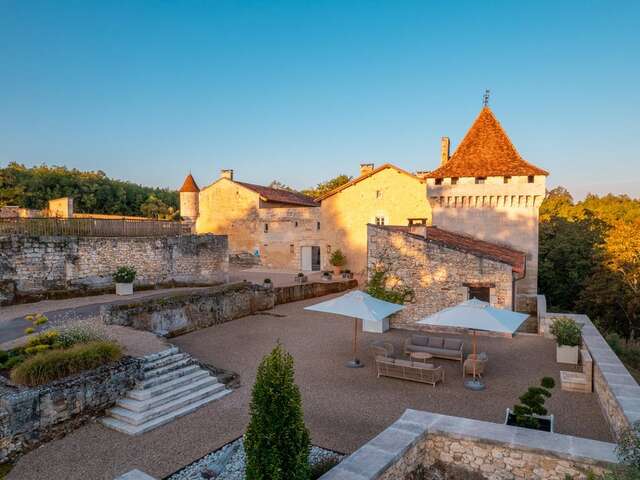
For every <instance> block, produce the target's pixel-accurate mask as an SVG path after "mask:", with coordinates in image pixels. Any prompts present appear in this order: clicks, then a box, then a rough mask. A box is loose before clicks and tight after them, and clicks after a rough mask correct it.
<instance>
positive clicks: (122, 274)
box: [113, 266, 136, 295]
mask: <svg viewBox="0 0 640 480" xmlns="http://www.w3.org/2000/svg"><path fill="white" fill-rule="evenodd" d="M135 278H136V269H135V268H133V267H127V266H123V267H119V268H118V270H116V273H114V274H113V281H114V282H116V295H133V280H134V279H135Z"/></svg>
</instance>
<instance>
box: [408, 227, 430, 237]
mask: <svg viewBox="0 0 640 480" xmlns="http://www.w3.org/2000/svg"><path fill="white" fill-rule="evenodd" d="M409 233H412V234H413V235H420V236H421V237H422V238H427V226H426V225H419V224H416V225H409Z"/></svg>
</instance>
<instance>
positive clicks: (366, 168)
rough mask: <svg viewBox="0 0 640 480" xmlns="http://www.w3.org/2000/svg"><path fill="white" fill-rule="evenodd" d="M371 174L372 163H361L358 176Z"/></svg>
mask: <svg viewBox="0 0 640 480" xmlns="http://www.w3.org/2000/svg"><path fill="white" fill-rule="evenodd" d="M370 172H373V163H361V164H360V175H366V174H367V173H370Z"/></svg>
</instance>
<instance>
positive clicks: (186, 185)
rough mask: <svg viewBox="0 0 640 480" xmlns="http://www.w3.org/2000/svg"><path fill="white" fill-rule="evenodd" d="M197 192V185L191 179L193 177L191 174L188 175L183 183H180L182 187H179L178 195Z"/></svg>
mask: <svg viewBox="0 0 640 480" xmlns="http://www.w3.org/2000/svg"><path fill="white" fill-rule="evenodd" d="M199 191H200V189H199V188H198V184H197V183H196V181H195V180H194V179H193V176H192V175H191V173H189V175H187V176H186V177H185V179H184V182H183V183H182V187H180V193H183V192H189V193H195V192H199Z"/></svg>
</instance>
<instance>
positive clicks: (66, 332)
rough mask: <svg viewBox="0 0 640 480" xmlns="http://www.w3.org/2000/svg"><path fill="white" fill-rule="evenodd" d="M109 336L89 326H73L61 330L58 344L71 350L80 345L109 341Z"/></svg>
mask: <svg viewBox="0 0 640 480" xmlns="http://www.w3.org/2000/svg"><path fill="white" fill-rule="evenodd" d="M108 340H109V338H108V337H107V335H106V334H105V333H104V332H102V331H100V330H99V329H97V328H93V327H91V326H88V325H72V326H69V327H64V328H62V329H61V330H60V334H59V335H58V339H57V343H59V344H60V346H61V347H62V348H69V347H72V346H74V345H77V344H79V343H89V342H104V341H108Z"/></svg>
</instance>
